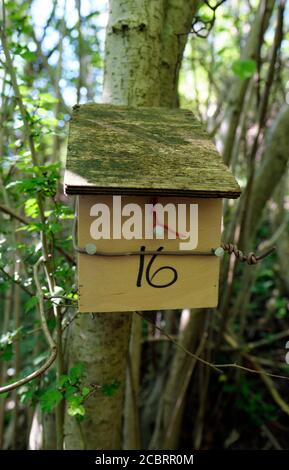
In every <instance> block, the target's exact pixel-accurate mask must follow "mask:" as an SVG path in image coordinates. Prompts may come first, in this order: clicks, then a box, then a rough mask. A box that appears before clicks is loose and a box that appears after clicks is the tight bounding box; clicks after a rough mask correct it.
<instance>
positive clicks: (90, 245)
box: [85, 243, 96, 255]
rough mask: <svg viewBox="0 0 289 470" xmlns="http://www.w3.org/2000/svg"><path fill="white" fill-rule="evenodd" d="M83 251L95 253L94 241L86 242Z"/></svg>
mask: <svg viewBox="0 0 289 470" xmlns="http://www.w3.org/2000/svg"><path fill="white" fill-rule="evenodd" d="M85 251H86V253H87V254H88V255H94V254H95V253H96V245H95V244H94V243H87V245H85Z"/></svg>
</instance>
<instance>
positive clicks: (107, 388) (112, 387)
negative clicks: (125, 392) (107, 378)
mask: <svg viewBox="0 0 289 470" xmlns="http://www.w3.org/2000/svg"><path fill="white" fill-rule="evenodd" d="M119 386H120V382H118V381H117V380H115V381H114V382H112V383H109V384H104V385H102V387H101V391H102V393H103V394H104V395H105V396H106V397H112V396H113V395H114V394H115V393H116V391H117V389H118V388H119Z"/></svg>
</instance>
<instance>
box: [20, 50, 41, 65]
mask: <svg viewBox="0 0 289 470" xmlns="http://www.w3.org/2000/svg"><path fill="white" fill-rule="evenodd" d="M20 55H21V57H22V59H25V60H28V61H31V62H32V61H33V60H36V59H37V55H36V54H35V52H32V51H29V50H28V49H27V50H26V51H24V52H22V53H21V54H20Z"/></svg>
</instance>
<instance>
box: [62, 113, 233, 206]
mask: <svg viewBox="0 0 289 470" xmlns="http://www.w3.org/2000/svg"><path fill="white" fill-rule="evenodd" d="M64 184H65V189H66V192H67V194H100V193H102V194H107V193H111V194H156V195H157V194H167V195H179V196H196V197H228V198H236V197H238V196H239V195H240V188H239V185H238V183H237V182H236V180H235V178H234V176H233V175H232V174H231V172H230V171H229V169H228V168H227V167H226V166H225V164H224V163H223V161H222V158H221V156H220V155H219V153H218V152H217V150H216V148H215V146H214V144H213V143H212V141H211V140H210V139H209V137H208V134H207V132H206V131H205V129H204V127H203V126H202V125H201V124H200V122H199V121H198V120H197V119H196V118H195V117H194V115H193V114H192V113H191V112H190V111H188V110H180V109H167V108H126V107H119V106H112V105H107V104H85V105H81V106H76V107H74V111H73V116H72V119H71V121H70V129H69V140H68V151H67V166H66V171H65V176H64Z"/></svg>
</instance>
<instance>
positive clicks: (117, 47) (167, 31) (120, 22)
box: [65, 0, 197, 449]
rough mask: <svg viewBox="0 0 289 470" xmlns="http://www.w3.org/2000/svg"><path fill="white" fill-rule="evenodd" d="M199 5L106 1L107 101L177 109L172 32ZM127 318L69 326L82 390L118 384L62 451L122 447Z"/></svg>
mask: <svg viewBox="0 0 289 470" xmlns="http://www.w3.org/2000/svg"><path fill="white" fill-rule="evenodd" d="M196 4H197V2H196V1H195V0H190V1H189V0H150V1H148V0H111V1H110V9H109V21H108V26H107V36H106V51H105V72H104V91H103V101H104V102H105V103H112V104H115V105H128V106H161V105H166V106H173V105H175V104H176V103H177V99H176V86H177V75H178V71H179V66H180V62H181V57H182V53H183V49H184V46H185V43H186V38H187V36H186V35H184V36H182V37H181V40H180V39H179V36H178V35H177V33H178V32H180V33H184V32H188V30H189V26H190V24H191V22H192V18H193V16H194V13H195V9H196ZM184 28H185V29H186V28H188V29H187V30H186V31H184ZM163 41H164V43H163ZM171 48H173V50H172V49H171ZM170 53H172V56H170ZM168 90H170V91H168ZM161 97H162V99H163V102H162V99H161ZM131 318H132V315H131V314H129V313H117V312H115V313H111V314H110V313H98V314H95V315H94V317H93V318H92V317H91V316H90V315H86V314H82V315H80V317H79V318H78V319H77V320H76V321H75V323H74V325H73V331H72V336H71V338H70V345H69V366H70V367H71V366H72V365H73V364H75V363H76V362H82V363H84V365H85V366H86V377H85V381H86V383H87V384H91V383H96V384H100V385H101V384H104V383H112V382H117V383H118V384H119V387H118V389H117V392H116V394H115V395H114V396H112V397H105V396H104V395H102V394H101V393H98V394H97V396H95V397H94V398H90V399H89V400H88V401H87V404H86V419H85V420H84V421H83V422H82V423H81V427H80V425H79V424H78V423H77V422H76V421H75V419H74V418H71V417H69V416H66V420H65V421H66V422H65V448H66V449H77V448H87V449H119V448H121V423H122V410H123V399H124V391H125V372H126V365H127V354H128V346H129V336H130V325H131ZM136 387H137V385H136ZM127 406H128V405H127ZM84 441H85V442H84Z"/></svg>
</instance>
